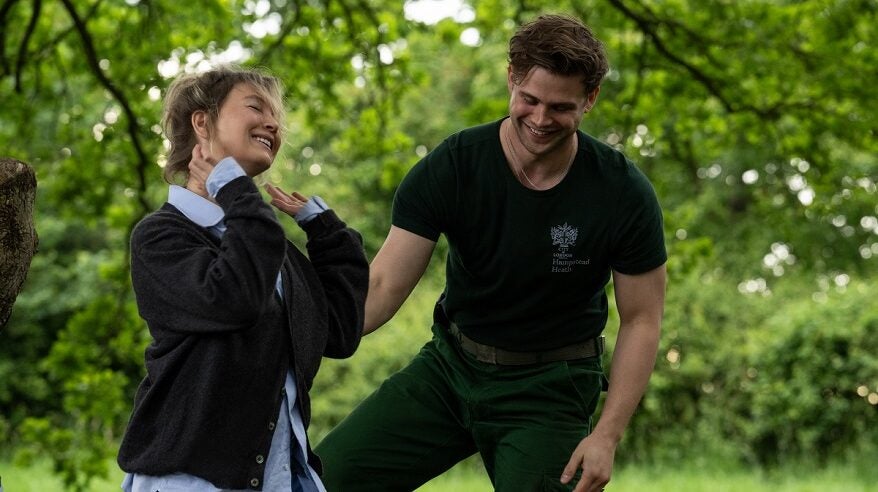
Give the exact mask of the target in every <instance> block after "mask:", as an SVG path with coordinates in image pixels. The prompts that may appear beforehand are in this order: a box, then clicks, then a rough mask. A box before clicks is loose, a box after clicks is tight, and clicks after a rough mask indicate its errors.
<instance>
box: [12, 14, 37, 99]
mask: <svg viewBox="0 0 878 492" xmlns="http://www.w3.org/2000/svg"><path fill="white" fill-rule="evenodd" d="M42 8H43V1H42V0H34V8H33V14H32V15H31V18H30V22H28V24H27V29H26V30H25V31H24V37H23V38H22V40H21V46H19V47H18V59H17V60H16V62H15V93H16V94H21V72H22V71H23V70H24V61H25V59H26V58H27V45H28V43H30V38H31V36H33V34H34V30H36V28H37V19H39V18H40V11H41V10H42Z"/></svg>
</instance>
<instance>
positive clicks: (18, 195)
mask: <svg viewBox="0 0 878 492" xmlns="http://www.w3.org/2000/svg"><path fill="white" fill-rule="evenodd" d="M36 188H37V179H36V176H35V175H34V171H33V169H31V168H30V166H28V165H27V164H25V163H23V162H20V161H17V160H15V159H10V158H7V157H0V328H2V327H4V326H6V322H7V321H9V316H10V315H11V314H12V305H13V304H15V299H16V298H17V297H18V293H19V292H21V287H22V285H23V284H24V279H25V278H26V277H27V271H28V269H29V268H30V261H31V258H33V256H34V253H36V251H37V231H36V229H34V198H35V196H36Z"/></svg>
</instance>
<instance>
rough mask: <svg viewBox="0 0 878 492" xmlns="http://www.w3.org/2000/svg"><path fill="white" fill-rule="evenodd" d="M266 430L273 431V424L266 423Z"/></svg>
mask: <svg viewBox="0 0 878 492" xmlns="http://www.w3.org/2000/svg"><path fill="white" fill-rule="evenodd" d="M268 430H270V431H273V430H274V422H269V423H268Z"/></svg>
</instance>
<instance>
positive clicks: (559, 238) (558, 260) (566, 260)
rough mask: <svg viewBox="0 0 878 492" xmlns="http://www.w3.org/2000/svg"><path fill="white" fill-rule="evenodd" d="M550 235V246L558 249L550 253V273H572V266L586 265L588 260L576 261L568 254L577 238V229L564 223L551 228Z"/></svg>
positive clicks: (571, 254)
mask: <svg viewBox="0 0 878 492" xmlns="http://www.w3.org/2000/svg"><path fill="white" fill-rule="evenodd" d="M550 233H551V236H552V246H557V247H558V250H557V251H555V252H554V253H552V273H567V272H572V271H573V266H574V265H588V263H589V260H588V259H585V260H577V259H576V258H574V257H573V253H571V252H570V249H571V248H573V246H575V245H576V239H577V238H578V237H579V229H578V228H576V227H573V226H571V225H569V224H567V223H566V222H565V223H564V225H558V226H555V227H552V229H551V231H550Z"/></svg>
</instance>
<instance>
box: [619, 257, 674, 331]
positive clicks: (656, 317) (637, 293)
mask: <svg viewBox="0 0 878 492" xmlns="http://www.w3.org/2000/svg"><path fill="white" fill-rule="evenodd" d="M666 281H667V271H666V267H665V265H661V266H659V267H658V268H654V269H652V270H650V271H648V272H645V273H640V274H636V275H628V274H624V273H620V272H618V271H615V270H614V271H613V285H614V289H615V294H616V307H617V308H618V309H619V317H620V319H621V321H622V322H623V323H624V322H626V321H633V320H634V319H635V318H640V319H646V320H648V321H652V322H656V323H660V322H661V318H662V314H663V312H664V305H665V283H666Z"/></svg>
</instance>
